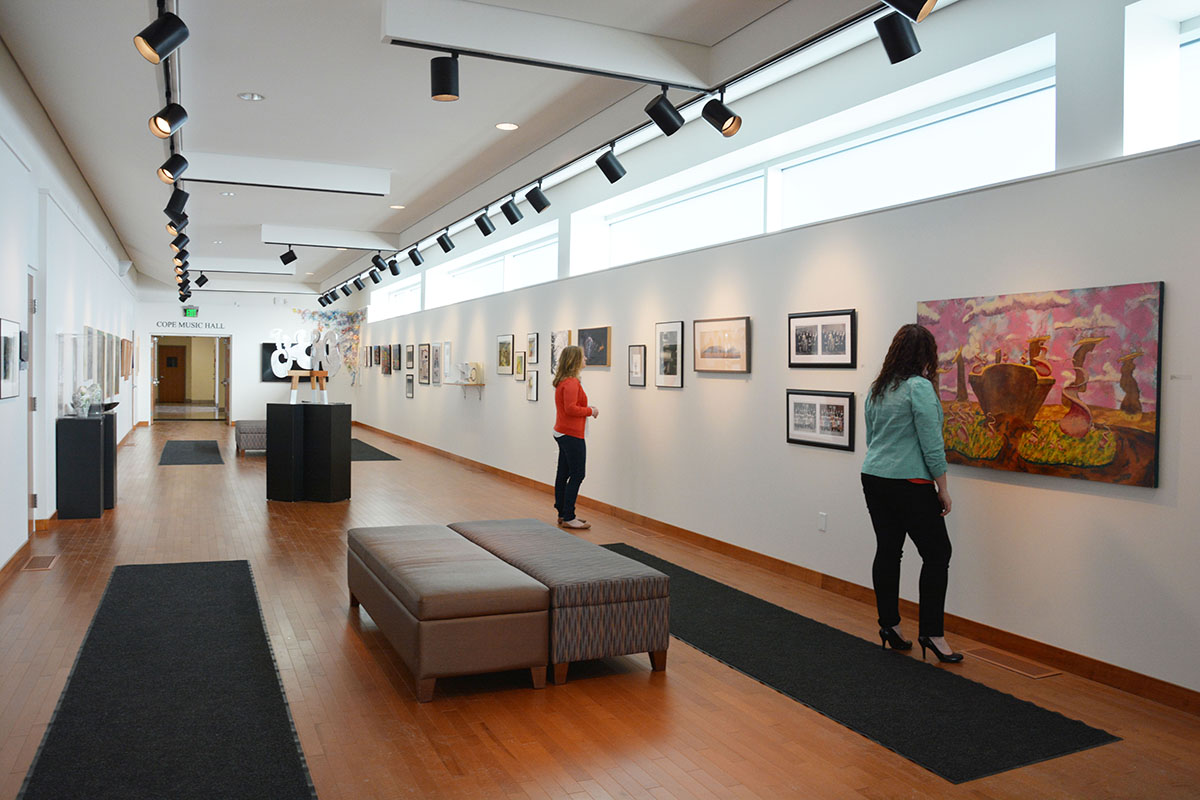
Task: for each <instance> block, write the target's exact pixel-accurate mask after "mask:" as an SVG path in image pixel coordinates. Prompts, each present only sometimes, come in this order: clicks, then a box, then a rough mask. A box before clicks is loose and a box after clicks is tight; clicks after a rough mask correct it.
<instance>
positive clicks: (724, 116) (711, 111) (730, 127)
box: [700, 89, 742, 137]
mask: <svg viewBox="0 0 1200 800" xmlns="http://www.w3.org/2000/svg"><path fill="white" fill-rule="evenodd" d="M700 115H701V116H702V117H704V120H705V121H706V122H707V123H708V124H709V125H712V126H713V127H714V128H716V129H717V130H718V131H720V132H721V135H722V136H727V137H728V136H733V135H734V134H735V133H737V132H738V131H740V130H741V129H742V118H741V117H739V116H738V115H737V114H735V113H733V109H732V108H730V107H729V106H727V105H725V90H724V89H722V90H721V96H720V97H714V98H713V99H712V100H709V101H708V102H707V103H705V104H704V110H703V111H701V112H700Z"/></svg>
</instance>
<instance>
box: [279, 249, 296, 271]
mask: <svg viewBox="0 0 1200 800" xmlns="http://www.w3.org/2000/svg"><path fill="white" fill-rule="evenodd" d="M296 258H297V256H296V251H295V250H293V249H292V246H291V245H290V244H289V245H288V249H287V252H286V253H284V254H283V255H281V256H280V257H279V260H280V261H281V262H282V263H283V265H284V266H285V267H286V266H287V265H288V264H290V263H292V262H293V261H295V260H296Z"/></svg>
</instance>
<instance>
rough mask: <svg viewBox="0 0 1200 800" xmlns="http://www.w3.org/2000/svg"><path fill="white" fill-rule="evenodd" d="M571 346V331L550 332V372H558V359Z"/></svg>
mask: <svg viewBox="0 0 1200 800" xmlns="http://www.w3.org/2000/svg"><path fill="white" fill-rule="evenodd" d="M570 344H571V332H570V331H550V372H551V373H553V372H555V371H556V370H558V357H559V356H560V355H561V354H562V351H563V348H564V347H567V346H568V345H570Z"/></svg>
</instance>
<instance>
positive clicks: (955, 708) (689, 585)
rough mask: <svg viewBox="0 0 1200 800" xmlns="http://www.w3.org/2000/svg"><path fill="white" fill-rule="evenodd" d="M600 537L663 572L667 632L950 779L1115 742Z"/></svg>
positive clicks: (1102, 733)
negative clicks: (668, 604)
mask: <svg viewBox="0 0 1200 800" xmlns="http://www.w3.org/2000/svg"><path fill="white" fill-rule="evenodd" d="M604 547H606V548H608V549H609V550H612V551H613V552H616V553H620V554H621V555H624V556H628V557H629V558H632V559H634V560H636V561H640V562H642V563H643V564H646V565H648V566H651V567H654V568H655V569H657V570H659V571H661V572H665V573H666V574H667V575H669V576H671V633H672V634H673V635H674V636H677V637H678V638H680V639H682V640H683V641H685V642H687V643H688V644H690V645H692V646H693V647H696V648H697V649H699V650H702V651H704V652H705V653H707V654H709V655H710V656H712V657H714V658H716V659H718V660H720V661H723V662H724V663H726V664H728V665H729V666H731V667H733V668H734V669H736V670H738V671H739V672H743V673H745V674H746V675H749V676H750V677H752V678H755V679H756V680H759V681H761V682H762V683H765V684H766V685H767V686H770V687H771V688H772V689H775V690H776V691H778V692H781V693H782V694H785V695H787V696H788V697H791V698H792V699H794V700H798V701H799V702H801V703H803V704H804V705H806V706H808V707H809V708H811V709H813V710H814V711H817V712H819V713H821V714H824V715H825V716H827V717H829V718H830V719H832V720H835V721H836V722H839V723H841V724H842V725H845V726H846V727H847V728H850V729H851V730H853V731H856V732H858V733H861V734H862V735H863V736H866V737H867V738H868V739H871V740H873V741H875V742H878V743H879V744H881V745H883V746H884V747H886V748H888V749H889V750H892V751H894V752H896V753H899V754H900V755H902V756H904V757H905V758H907V759H909V760H911V761H914V762H916V763H917V764H920V765H921V766H922V767H924V768H925V769H928V770H930V771H931V772H934V773H936V774H938V775H940V776H942V777H943V778H945V779H946V780H948V781H950V782H952V783H963V782H965V781H970V780H975V779H976V778H982V777H985V776H987V775H994V774H996V773H997V772H1004V771H1005V770H1010V769H1014V768H1016V767H1021V766H1025V765H1027V764H1034V763H1036V762H1039V761H1045V760H1047V759H1051V758H1056V757H1058V756H1063V755H1066V754H1068V753H1074V752H1076V751H1079V750H1085V749H1087V748H1090V747H1096V746H1098V745H1102V744H1108V743H1109V742H1115V741H1119V740H1118V738H1117V737H1115V736H1113V735H1112V734H1110V733H1107V732H1105V731H1102V730H1098V729H1096V728H1092V727H1090V726H1088V725H1085V724H1084V723H1082V722H1078V721H1076V720H1073V719H1068V718H1067V717H1064V716H1063V715H1062V714H1059V713H1057V712H1054V711H1048V710H1046V709H1044V708H1041V707H1040V706H1036V705H1034V704H1033V703H1029V702H1026V701H1025V700H1020V699H1018V698H1016V697H1013V696H1012V695H1009V694H1005V693H1004V692H999V691H996V690H995V689H992V688H990V687H987V686H984V685H983V684H981V683H976V682H975V681H972V680H968V679H967V678H963V677H962V676H960V675H955V674H954V673H953V672H951V671H950V669H952V668H939V667H936V666H933V665H932V664H924V663H922V662H921V661H920V660H919V658H910V657H909V656H908V655H906V654H902V653H897V652H895V651H894V650H890V649H889V650H883V649H881V648H880V646H879V643H878V642H870V641H867V640H866V639H860V638H859V637H857V636H853V635H851V634H849V633H846V632H845V631H840V630H838V629H836V628H832V627H830V626H828V625H825V624H823V623H820V622H816V621H815V620H811V619H809V618H807V617H804V616H801V615H800V614H796V613H795V612H792V611H788V610H787V609H785V608H780V607H779V606H777V605H773V604H772V603H768V602H767V601H765V600H762V599H760V598H757V597H754V596H753V595H749V594H746V593H745V592H741V591H738V590H737V589H734V588H733V587H730V586H726V585H725V584H723V583H719V582H717V581H714V580H712V579H711V578H706V577H704V576H703V575H699V574H697V573H695V572H691V571H690V570H686V569H684V568H683V567H680V566H678V565H676V564H672V563H671V562H669V561H664V560H663V559H661V558H657V557H655V556H652V555H650V554H649V553H644V552H642V551H641V550H638V549H637V548H634V547H630V546H629V545H626V544H606V545H604ZM913 646H914V647H919V645H917V644H915V643H914V645H913ZM929 657H930V658H931V659H932V658H933V654H932V653H931V654H930V656H929Z"/></svg>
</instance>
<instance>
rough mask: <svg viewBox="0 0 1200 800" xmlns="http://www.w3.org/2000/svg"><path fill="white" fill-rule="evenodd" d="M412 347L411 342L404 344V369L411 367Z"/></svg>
mask: <svg viewBox="0 0 1200 800" xmlns="http://www.w3.org/2000/svg"><path fill="white" fill-rule="evenodd" d="M413 349H414V348H413V346H412V345H411V344H406V345H405V346H404V368H405V369H412V368H413Z"/></svg>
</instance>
